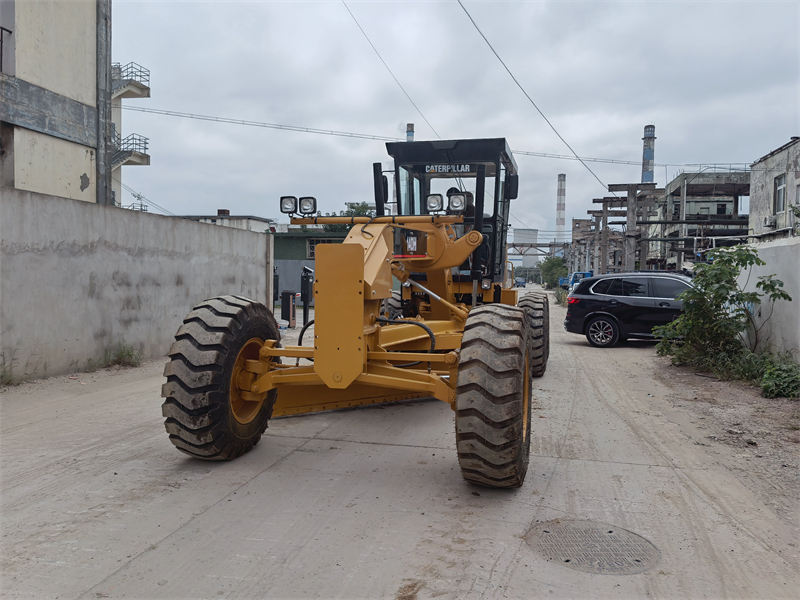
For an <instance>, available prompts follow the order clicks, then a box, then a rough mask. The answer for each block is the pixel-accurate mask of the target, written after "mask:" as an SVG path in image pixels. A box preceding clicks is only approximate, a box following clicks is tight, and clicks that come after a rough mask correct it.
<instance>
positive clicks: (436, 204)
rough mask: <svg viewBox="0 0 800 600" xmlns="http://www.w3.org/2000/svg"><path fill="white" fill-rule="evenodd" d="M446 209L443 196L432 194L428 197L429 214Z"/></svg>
mask: <svg viewBox="0 0 800 600" xmlns="http://www.w3.org/2000/svg"><path fill="white" fill-rule="evenodd" d="M443 208H444V198H442V195H441V194H430V195H429V196H428V212H438V211H440V210H442V209H443Z"/></svg>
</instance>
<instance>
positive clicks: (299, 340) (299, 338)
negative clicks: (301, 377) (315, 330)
mask: <svg viewBox="0 0 800 600" xmlns="http://www.w3.org/2000/svg"><path fill="white" fill-rule="evenodd" d="M313 324H314V319H311V320H310V321H309V322H308V323H306V324H305V325H303V328H302V329H301V330H300V336H299V337H298V338H297V345H298V346H302V345H303V334H304V333H305V332H306V329H308V328H309V327H311V326H312V325H313ZM308 360H310V361H311V362H314V359H313V358H309V359H308ZM299 365H300V358H299V357H298V359H297V362H296V363H295V365H294V366H295V367H297V366H299Z"/></svg>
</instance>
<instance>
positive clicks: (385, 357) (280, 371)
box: [239, 341, 458, 417]
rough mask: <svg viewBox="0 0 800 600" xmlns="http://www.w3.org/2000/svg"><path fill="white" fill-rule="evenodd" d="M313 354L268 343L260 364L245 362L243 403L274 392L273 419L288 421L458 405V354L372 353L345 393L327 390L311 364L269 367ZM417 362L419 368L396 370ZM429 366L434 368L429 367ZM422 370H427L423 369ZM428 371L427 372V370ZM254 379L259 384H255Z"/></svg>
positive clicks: (241, 381)
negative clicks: (369, 409) (357, 409)
mask: <svg viewBox="0 0 800 600" xmlns="http://www.w3.org/2000/svg"><path fill="white" fill-rule="evenodd" d="M313 355H314V349H313V348H307V347H300V346H289V347H287V348H276V347H275V342H274V341H269V342H267V343H265V345H264V346H263V347H262V348H261V351H260V355H259V360H248V361H246V365H245V369H244V371H243V372H242V374H240V376H239V385H240V388H241V389H247V388H249V389H250V391H249V392H246V391H242V392H241V398H242V399H243V400H247V401H251V402H258V401H260V400H262V399H263V398H265V397H266V395H267V393H268V392H269V391H270V390H273V389H275V390H278V400H277V402H276V404H275V408H274V410H273V416H276V417H277V416H285V415H294V414H302V413H309V412H317V411H322V410H333V409H336V408H347V407H352V406H362V405H365V404H376V403H381V402H393V401H399V400H407V399H411V398H426V397H432V398H436V399H437V400H442V401H444V402H447V403H449V404H450V405H451V406H453V405H454V403H455V385H456V378H457V369H458V353H457V352H455V351H451V352H448V353H446V354H430V353H426V352H385V351H377V352H368V353H367V359H368V362H367V365H366V369H365V371H364V372H362V373H361V374H360V375H359V376H358V377H357V378H356V379H355V381H354V382H353V383H351V384H350V385H349V386H348V387H347V388H344V389H330V388H326V385H325V382H324V381H323V380H322V378H321V377H320V376H319V375H318V374H317V373H316V372H315V371H314V366H313V365H300V366H288V365H281V364H278V363H274V362H271V360H272V359H273V358H275V357H279V356H280V357H284V358H289V359H291V358H306V359H313ZM390 361H391V362H395V363H402V364H408V363H410V362H411V363H415V362H419V363H420V364H419V365H418V367H419V369H411V368H407V367H406V368H403V367H395V366H392V364H391V362H390ZM428 365H430V366H428ZM422 369H424V370H422ZM428 369H429V370H428ZM254 376H255V379H253V378H254Z"/></svg>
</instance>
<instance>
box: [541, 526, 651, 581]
mask: <svg viewBox="0 0 800 600" xmlns="http://www.w3.org/2000/svg"><path fill="white" fill-rule="evenodd" d="M525 541H527V542H528V545H529V546H530V547H531V548H533V549H534V550H535V551H536V552H538V553H539V554H541V555H542V556H544V557H545V558H546V559H547V560H551V561H553V562H558V563H561V564H562V565H564V566H565V567H569V568H570V569H575V570H577V571H584V572H586V573H612V574H616V575H632V574H634V573H641V572H642V571H646V570H647V569H649V568H651V567H654V566H655V565H656V563H658V559H659V558H660V557H661V554H660V553H659V551H658V548H656V547H655V546H654V545H653V544H651V543H650V542H648V541H647V540H646V539H644V538H643V537H641V536H639V535H636V534H635V533H631V532H630V531H627V530H625V529H622V528H621V527H617V526H616V525H606V524H605V523H596V522H594V521H562V520H560V519H556V520H555V521H547V522H546V523H539V524H538V525H536V526H534V527H533V528H531V530H530V531H529V532H528V534H527V535H526V536H525Z"/></svg>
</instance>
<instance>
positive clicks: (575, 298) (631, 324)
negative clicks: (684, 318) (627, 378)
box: [564, 271, 692, 348]
mask: <svg viewBox="0 0 800 600" xmlns="http://www.w3.org/2000/svg"><path fill="white" fill-rule="evenodd" d="M691 285H692V280H691V279H689V278H688V277H686V276H684V275H678V274H675V273H667V272H652V271H651V272H635V273H609V274H606V275H598V276H597V277H588V278H586V279H584V280H583V281H581V282H580V284H578V286H577V287H576V288H575V289H574V290H573V291H572V293H571V294H570V295H569V297H568V298H567V318H566V320H565V321H564V329H566V330H567V331H569V332H570V333H579V334H581V335H585V336H586V339H587V340H589V343H590V344H591V345H592V346H597V347H598V348H608V347H611V346H613V345H614V344H616V343H617V342H618V341H619V340H621V339H622V340H624V339H627V338H629V337H633V338H645V339H647V338H653V337H654V336H653V327H657V326H659V325H666V324H667V323H669V322H670V321H672V320H673V319H674V318H675V317H677V316H678V315H679V314H680V312H681V309H682V308H683V302H681V301H680V300H676V299H675V296H677V295H678V294H680V293H681V292H683V291H685V290H686V289H687V288H689V287H691Z"/></svg>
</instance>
